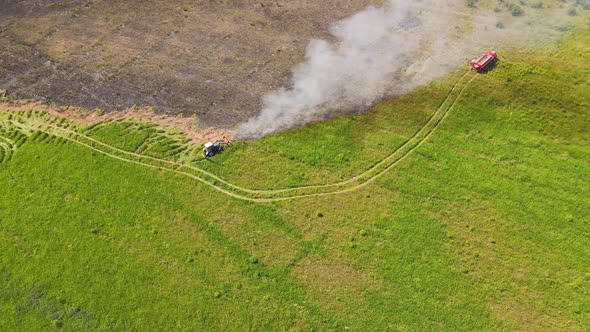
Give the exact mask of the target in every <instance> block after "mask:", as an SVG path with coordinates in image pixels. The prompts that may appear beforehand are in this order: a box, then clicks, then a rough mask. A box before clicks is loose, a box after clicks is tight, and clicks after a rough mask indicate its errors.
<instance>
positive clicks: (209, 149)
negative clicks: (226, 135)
mask: <svg viewBox="0 0 590 332" xmlns="http://www.w3.org/2000/svg"><path fill="white" fill-rule="evenodd" d="M226 145H229V142H225V141H215V142H207V143H205V145H204V146H203V157H205V159H208V158H209V157H213V156H214V155H216V154H218V153H220V152H221V151H223V148H224V146H226Z"/></svg>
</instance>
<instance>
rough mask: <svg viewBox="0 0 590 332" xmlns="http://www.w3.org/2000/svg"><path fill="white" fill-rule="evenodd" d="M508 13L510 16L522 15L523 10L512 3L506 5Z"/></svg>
mask: <svg viewBox="0 0 590 332" xmlns="http://www.w3.org/2000/svg"><path fill="white" fill-rule="evenodd" d="M508 11H509V12H510V14H512V16H522V15H524V9H522V7H521V6H519V5H516V4H513V3H511V4H509V5H508Z"/></svg>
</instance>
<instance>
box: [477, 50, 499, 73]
mask: <svg viewBox="0 0 590 332" xmlns="http://www.w3.org/2000/svg"><path fill="white" fill-rule="evenodd" d="M496 59H498V56H497V55H496V51H488V52H485V53H484V54H483V55H482V56H480V57H479V58H476V59H473V60H471V67H473V69H475V70H477V71H479V72H480V71H482V70H484V69H485V68H486V67H487V66H489V65H490V64H492V63H494V62H495V61H496Z"/></svg>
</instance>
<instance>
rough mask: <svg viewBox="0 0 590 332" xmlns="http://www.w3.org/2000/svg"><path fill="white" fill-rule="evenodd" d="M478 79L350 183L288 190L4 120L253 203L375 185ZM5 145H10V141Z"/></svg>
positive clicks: (23, 119) (31, 120) (34, 122)
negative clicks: (239, 181) (257, 186)
mask: <svg viewBox="0 0 590 332" xmlns="http://www.w3.org/2000/svg"><path fill="white" fill-rule="evenodd" d="M476 77H477V74H473V73H471V72H467V73H465V74H464V75H463V76H462V77H461V78H460V79H459V80H458V81H457V83H455V85H454V86H453V87H452V88H451V90H450V91H449V93H448V94H447V96H446V97H445V99H444V100H443V101H442V103H441V104H440V106H439V107H438V109H437V110H436V111H435V112H434V113H433V115H432V116H431V117H430V119H429V120H428V122H426V124H425V125H424V126H423V127H422V128H421V129H420V130H418V131H417V132H416V133H415V134H414V135H413V136H412V137H410V138H408V139H407V140H406V141H405V142H404V144H402V145H401V146H400V147H399V148H398V149H397V150H395V151H393V152H392V153H391V154H390V155H388V156H387V157H385V158H383V159H382V160H381V161H379V162H377V163H376V164H375V165H374V166H372V167H371V168H369V169H367V170H365V171H364V172H362V173H360V174H359V175H357V176H355V177H353V178H351V179H349V180H345V181H342V182H337V183H332V184H324V185H313V186H301V187H293V188H285V189H273V190H253V189H248V188H244V187H241V186H238V185H235V184H233V183H230V182H228V181H226V180H224V179H222V178H220V177H218V176H216V175H215V174H213V173H210V172H208V171H206V170H204V169H201V168H199V167H196V166H193V165H187V164H184V163H183V162H174V161H170V160H166V159H160V158H156V157H151V156H147V155H144V154H140V153H135V152H130V151H126V150H123V149H120V148H117V147H114V146H112V145H109V144H106V143H103V142H101V141H99V140H97V139H94V138H92V137H90V136H87V135H85V134H84V132H80V131H77V130H74V129H70V128H67V127H66V126H62V125H61V124H56V123H54V122H52V121H48V120H47V119H43V118H41V117H36V116H33V117H31V114H28V115H26V116H23V115H21V114H19V113H15V114H14V116H13V117H10V118H9V119H4V121H5V122H8V123H9V124H10V125H11V126H13V127H16V128H19V129H20V130H22V131H25V132H30V133H32V132H35V131H43V132H45V133H48V134H49V135H54V136H57V137H62V138H63V139H66V140H69V141H71V142H74V143H76V144H80V145H82V146H85V147H87V148H89V149H92V150H95V151H97V152H99V153H102V154H104V155H107V156H109V157H112V158H115V159H118V160H121V161H126V162H130V163H134V164H138V165H142V166H146V167H152V168H158V169H163V170H167V171H169V172H173V173H176V174H179V175H182V176H187V177H189V178H192V179H194V180H196V181H199V182H201V183H203V184H206V185H208V186H210V187H212V188H214V189H216V190H218V191H220V192H222V193H224V194H227V195H229V196H231V197H234V198H237V199H242V200H248V201H253V202H273V201H283V200H290V199H296V198H304V197H313V196H325V195H333V194H339V193H345V192H351V191H354V190H357V189H359V188H361V187H364V186H366V185H367V184H369V183H371V182H373V181H374V180H375V179H377V178H378V177H379V176H381V175H383V174H384V173H385V172H387V171H388V170H390V169H392V168H393V167H395V166H396V165H397V164H399V163H400V162H401V161H402V160H404V159H405V158H406V157H407V156H408V155H409V154H410V153H412V152H413V151H414V150H416V149H417V148H418V147H419V146H420V145H422V144H423V143H424V142H425V141H426V140H427V139H428V138H429V137H430V136H431V135H432V133H433V132H434V131H435V130H436V129H437V128H438V126H439V125H440V124H441V123H442V121H443V120H444V119H445V118H446V117H447V115H448V113H449V111H450V109H451V108H452V107H453V105H454V104H455V102H456V101H457V100H458V98H459V97H460V96H461V95H462V94H463V91H465V89H466V88H467V87H468V86H469V84H470V83H471V82H472V81H473V80H474V79H475V78H476ZM2 142H3V141H2V140H0V149H3V150H4V147H7V146H8V145H9V144H7V143H2ZM6 142H8V140H7V141H6ZM3 144H4V145H3ZM15 146H16V145H14V144H13V145H11V149H12V154H14V149H15Z"/></svg>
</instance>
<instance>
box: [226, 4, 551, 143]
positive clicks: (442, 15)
mask: <svg viewBox="0 0 590 332" xmlns="http://www.w3.org/2000/svg"><path fill="white" fill-rule="evenodd" d="M499 15H500V14H498V13H494V12H493V11H492V10H491V9H489V10H486V9H480V10H476V9H470V8H468V7H467V4H466V2H465V1H464V0H422V1H407V0H387V1H386V3H385V4H384V5H383V6H382V7H374V6H370V7H368V8H366V9H364V10H363V11H361V12H359V13H356V14H355V15H353V16H350V17H348V18H345V19H343V20H341V21H339V22H337V23H336V24H334V25H333V26H332V28H331V30H330V33H331V34H332V35H333V36H334V39H335V40H336V42H333V43H330V42H328V41H325V40H319V39H316V40H312V41H311V42H310V43H309V45H308V47H307V49H306V52H305V61H304V62H303V63H301V64H300V65H298V66H296V67H295V68H294V69H293V77H292V87H291V88H289V89H279V90H277V91H274V92H272V93H270V94H268V95H266V96H265V97H264V98H263V109H262V111H261V112H260V113H259V114H258V115H257V116H255V117H252V118H250V119H249V120H248V121H246V122H244V123H242V124H241V125H239V127H238V129H237V131H236V133H235V135H234V138H238V139H240V138H256V137H260V136H263V135H265V134H268V133H271V132H275V131H278V130H283V129H286V128H290V127H293V126H299V125H302V124H305V123H307V122H310V121H313V120H318V119H322V118H326V117H329V116H330V115H332V114H334V113H342V112H359V111H363V110H365V109H367V108H368V107H369V106H371V105H372V104H373V103H375V102H377V101H378V100H380V99H382V98H383V97H384V96H386V95H388V96H393V95H399V94H402V93H404V92H407V91H408V90H410V89H412V88H414V87H416V86H418V85H421V84H425V83H427V82H428V81H430V80H432V79H433V78H434V77H438V76H441V75H443V74H445V73H447V72H449V71H450V70H452V69H455V68H457V67H458V66H460V65H461V64H463V63H465V62H466V61H467V60H468V57H470V56H477V55H479V54H478V53H479V52H481V51H485V50H486V49H485V48H492V47H494V46H495V44H496V43H498V42H499V41H501V40H503V39H506V37H508V36H514V35H520V36H523V39H525V40H533V39H534V36H533V32H534V35H535V36H541V35H543V34H542V33H540V29H539V27H538V26H536V23H535V22H536V21H535V20H536V19H538V18H535V17H534V16H529V17H528V18H527V19H526V24H525V23H524V21H525V20H524V19H521V23H520V25H519V26H517V24H519V23H517V22H518V20H517V19H516V18H514V17H511V15H509V14H508V13H506V14H505V16H504V17H500V16H499ZM502 20H506V21H505V22H506V23H504V21H502ZM500 23H501V26H500V25H499V24H500ZM544 24H546V23H544ZM556 24H557V23H556ZM505 25H506V26H505Z"/></svg>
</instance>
